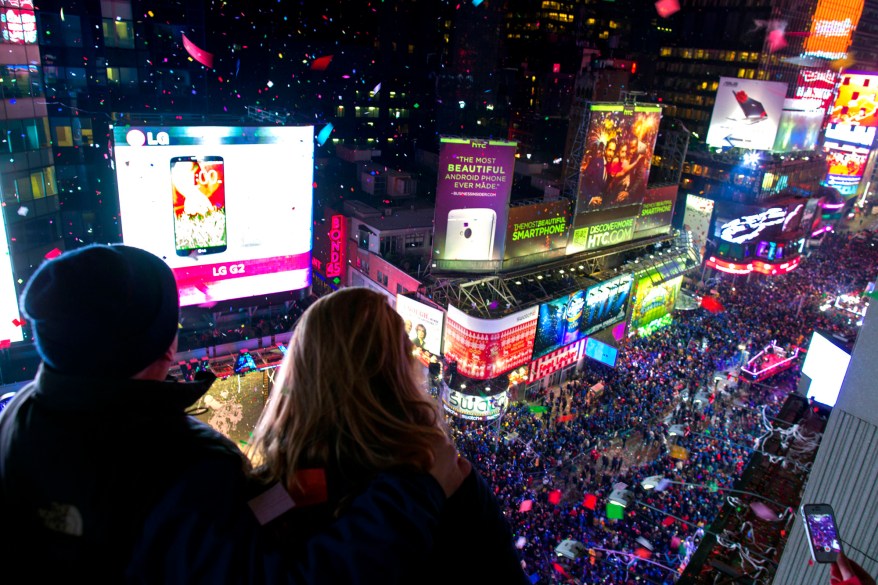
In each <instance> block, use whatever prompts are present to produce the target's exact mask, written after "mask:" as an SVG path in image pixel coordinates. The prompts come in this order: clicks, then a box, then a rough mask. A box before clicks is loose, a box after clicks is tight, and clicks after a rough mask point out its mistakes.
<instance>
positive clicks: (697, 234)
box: [683, 194, 714, 256]
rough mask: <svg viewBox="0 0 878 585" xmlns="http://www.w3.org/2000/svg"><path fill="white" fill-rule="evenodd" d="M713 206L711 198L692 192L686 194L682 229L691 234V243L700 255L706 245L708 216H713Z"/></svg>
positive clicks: (708, 225) (702, 253)
mask: <svg viewBox="0 0 878 585" xmlns="http://www.w3.org/2000/svg"><path fill="white" fill-rule="evenodd" d="M713 207H714V202H713V200H711V199H708V198H707V197H701V196H699V195H692V194H689V195H687V196H686V211H685V213H684V215H683V229H685V230H688V231H689V232H690V233H691V234H692V240H693V243H694V244H695V247H696V249H697V250H698V253H699V254H701V255H702V256H703V255H704V249H705V246H706V245H707V232H708V230H709V229H710V218H711V217H713Z"/></svg>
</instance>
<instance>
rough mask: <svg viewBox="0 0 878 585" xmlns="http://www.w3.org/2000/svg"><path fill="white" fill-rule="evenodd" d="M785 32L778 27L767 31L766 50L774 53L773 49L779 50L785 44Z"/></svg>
mask: <svg viewBox="0 0 878 585" xmlns="http://www.w3.org/2000/svg"><path fill="white" fill-rule="evenodd" d="M785 34H786V33H785V32H784V31H783V29H779V28H776V29H774V30H770V31H768V35H767V36H768V38H767V42H768V50H769V51H770V52H772V53H774V52H775V51H780V50H781V49H783V48H784V47H786V46H787V41H786V38H784V36H785Z"/></svg>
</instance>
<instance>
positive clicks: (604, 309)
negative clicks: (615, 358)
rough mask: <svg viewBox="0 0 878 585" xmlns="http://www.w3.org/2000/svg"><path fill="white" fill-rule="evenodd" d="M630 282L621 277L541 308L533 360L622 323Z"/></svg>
mask: <svg viewBox="0 0 878 585" xmlns="http://www.w3.org/2000/svg"><path fill="white" fill-rule="evenodd" d="M632 282H633V277H632V276H631V275H630V274H622V275H620V276H617V277H614V278H611V279H609V280H605V281H603V282H599V283H597V284H595V285H593V286H590V287H588V288H587V289H585V290H578V291H576V292H573V293H570V294H568V295H565V296H563V297H561V298H559V299H555V300H552V301H549V302H548V303H543V304H541V305H540V306H539V322H538V324H537V330H536V338H535V339H534V354H533V357H534V359H537V358H539V357H542V356H544V355H546V354H547V353H549V352H552V351H555V350H556V349H558V348H560V347H562V346H565V345H568V344H571V343H573V342H575V341H578V340H580V339H582V338H583V337H586V336H588V335H590V334H592V333H594V332H596V331H599V330H601V329H603V328H605V327H609V326H610V325H613V324H614V323H618V322H619V321H621V320H622V319H624V318H625V309H626V307H627V305H626V303H627V301H628V296H629V294H630V292H631V284H632Z"/></svg>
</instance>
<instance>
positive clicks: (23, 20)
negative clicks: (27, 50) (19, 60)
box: [0, 0, 63, 44]
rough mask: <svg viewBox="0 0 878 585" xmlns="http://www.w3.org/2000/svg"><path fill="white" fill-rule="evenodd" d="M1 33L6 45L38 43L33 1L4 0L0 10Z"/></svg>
mask: <svg viewBox="0 0 878 585" xmlns="http://www.w3.org/2000/svg"><path fill="white" fill-rule="evenodd" d="M62 20H63V19H62ZM0 31H2V36H3V42H4V43H15V44H33V43H36V42H37V18H36V13H35V12H34V3H33V2H32V1H31V0H4V2H2V9H0Z"/></svg>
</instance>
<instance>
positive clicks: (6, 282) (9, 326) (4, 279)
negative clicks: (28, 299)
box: [0, 216, 24, 348]
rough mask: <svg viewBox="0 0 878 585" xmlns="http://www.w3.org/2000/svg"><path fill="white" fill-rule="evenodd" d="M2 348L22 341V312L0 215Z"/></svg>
mask: <svg viewBox="0 0 878 585" xmlns="http://www.w3.org/2000/svg"><path fill="white" fill-rule="evenodd" d="M0 311H2V315H3V319H2V320H0V348H2V347H4V346H6V344H7V343H11V342H13V341H21V340H23V339H24V334H23V333H22V331H21V313H20V312H19V310H18V293H16V291H15V278H14V277H13V275H12V259H11V258H10V257H9V239H8V238H7V236H6V221H5V220H4V219H3V217H2V216H0Z"/></svg>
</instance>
